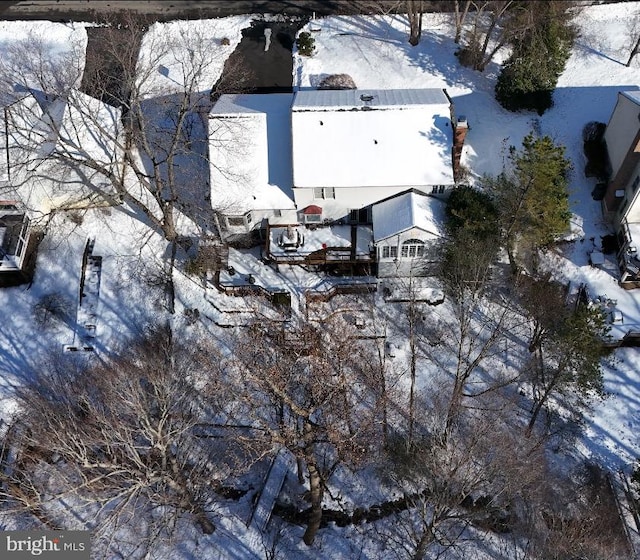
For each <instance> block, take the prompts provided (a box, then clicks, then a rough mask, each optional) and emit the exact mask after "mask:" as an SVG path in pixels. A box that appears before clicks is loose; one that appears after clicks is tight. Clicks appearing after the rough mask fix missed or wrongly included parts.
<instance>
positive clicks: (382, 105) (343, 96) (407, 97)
mask: <svg viewBox="0 0 640 560" xmlns="http://www.w3.org/2000/svg"><path fill="white" fill-rule="evenodd" d="M450 103H451V102H450V100H449V98H448V97H447V95H446V93H445V92H444V90H442V89H438V88H429V89H342V90H302V91H298V92H297V93H296V95H295V99H294V100H293V106H292V110H293V111H311V110H329V111H331V110H345V109H346V110H349V109H362V108H363V107H371V108H372V109H390V108H395V109H399V108H402V107H408V106H425V105H443V104H444V105H449V104H450Z"/></svg>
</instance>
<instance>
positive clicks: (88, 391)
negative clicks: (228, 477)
mask: <svg viewBox="0 0 640 560" xmlns="http://www.w3.org/2000/svg"><path fill="white" fill-rule="evenodd" d="M66 356H68V355H66ZM73 358H74V359H73V360H72V361H69V360H67V361H61V362H60V363H57V364H45V365H44V366H43V367H42V369H41V370H40V371H39V372H38V375H37V378H36V380H35V381H34V382H33V383H27V384H26V385H25V386H23V387H21V388H20V389H19V390H18V405H19V412H18V416H17V428H18V430H17V431H16V434H18V435H17V437H16V439H15V448H16V449H17V457H16V462H15V467H14V468H13V469H12V470H11V471H5V472H4V476H3V483H4V484H3V486H2V487H3V489H5V492H6V493H5V497H7V498H8V499H9V500H11V501H12V502H14V503H15V502H16V501H17V502H19V503H21V505H22V507H23V508H24V509H26V510H27V511H30V512H32V513H36V514H42V513H44V514H45V515H49V516H51V517H53V518H55V516H56V515H58V514H60V512H61V511H63V509H64V508H62V509H61V508H60V506H61V503H70V504H72V507H73V511H74V513H75V515H81V516H82V518H83V519H85V520H87V523H88V526H89V527H88V528H91V529H92V530H94V532H95V535H96V537H97V538H99V539H101V540H104V539H107V540H108V538H107V535H108V534H114V533H117V531H118V530H119V528H125V527H127V526H128V525H129V524H130V523H132V522H133V521H134V520H135V519H137V518H140V517H142V518H144V519H145V521H146V523H147V524H148V525H149V526H154V527H157V528H158V529H159V530H160V531H161V532H163V533H165V534H166V533H170V528H171V527H172V526H173V525H174V524H175V520H176V519H178V518H180V517H182V516H184V515H185V514H191V515H192V516H193V517H192V518H193V519H194V520H195V521H196V523H197V524H198V525H199V526H200V527H201V529H202V530H203V531H204V532H205V533H211V532H212V531H213V530H214V529H215V526H214V524H213V521H212V519H211V517H210V515H209V508H210V504H211V499H212V493H211V489H212V488H215V484H216V480H218V481H220V480H221V479H222V478H223V477H224V472H225V471H226V469H225V468H220V465H221V462H220V460H219V459H220V458H221V457H224V455H225V453H227V452H228V451H229V450H228V449H226V450H225V449H223V448H222V447H219V446H218V445H219V444H216V443H214V442H215V440H212V439H203V438H201V437H199V433H198V428H199V426H200V425H201V424H202V423H203V422H206V421H207V419H208V418H209V415H210V414H211V410H209V409H208V408H207V406H204V405H203V403H202V399H201V398H200V395H199V392H198V390H197V389H196V387H198V386H201V385H202V384H203V383H204V381H205V380H206V378H207V377H208V373H209V372H210V371H211V370H212V369H213V368H214V367H215V366H214V364H215V363H216V360H215V359H213V355H212V353H211V349H209V348H198V345H196V344H190V345H189V346H188V347H186V346H183V345H181V344H179V343H178V342H176V341H175V340H174V339H173V337H172V334H171V332H170V331H169V330H167V329H156V330H153V331H150V332H149V333H148V334H147V335H146V336H145V337H144V338H143V339H141V340H140V341H138V342H136V343H134V344H132V345H131V346H130V347H129V348H128V349H127V350H125V351H123V352H122V355H121V356H120V357H112V358H107V359H106V360H105V361H104V362H103V363H100V364H95V365H91V366H89V367H86V366H83V365H82V364H83V362H79V361H77V360H78V356H73ZM221 473H222V474H221ZM154 520H155V521H154ZM155 524H157V526H156V525H155Z"/></svg>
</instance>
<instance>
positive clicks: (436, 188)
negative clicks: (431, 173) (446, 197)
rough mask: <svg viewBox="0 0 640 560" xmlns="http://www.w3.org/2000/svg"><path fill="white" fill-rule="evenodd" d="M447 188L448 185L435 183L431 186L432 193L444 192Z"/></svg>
mask: <svg viewBox="0 0 640 560" xmlns="http://www.w3.org/2000/svg"><path fill="white" fill-rule="evenodd" d="M446 188H447V185H433V187H431V194H444V191H445V190H446Z"/></svg>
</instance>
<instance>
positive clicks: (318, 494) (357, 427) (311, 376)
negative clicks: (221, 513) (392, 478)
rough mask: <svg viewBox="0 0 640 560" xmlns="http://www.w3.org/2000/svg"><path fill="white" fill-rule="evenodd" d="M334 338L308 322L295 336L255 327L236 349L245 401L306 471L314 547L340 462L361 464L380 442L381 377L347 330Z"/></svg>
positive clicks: (256, 419)
mask: <svg viewBox="0 0 640 560" xmlns="http://www.w3.org/2000/svg"><path fill="white" fill-rule="evenodd" d="M332 334H333V336H330V335H329V333H328V332H327V331H324V330H322V329H318V328H315V327H312V326H310V325H308V324H303V325H300V326H299V327H298V329H297V331H296V332H287V331H286V330H282V328H281V327H279V326H278V325H264V324H261V325H259V324H256V325H254V326H253V327H252V328H251V329H250V330H249V331H248V332H247V333H246V334H245V335H243V336H240V337H238V339H237V343H236V346H235V348H234V356H235V359H234V360H233V366H234V367H235V369H236V370H237V372H238V374H239V376H240V378H239V385H238V388H237V391H238V393H237V398H238V402H241V403H242V402H244V403H245V405H244V410H245V411H247V412H248V414H249V415H250V417H251V419H252V421H253V423H254V425H255V426H256V427H259V428H260V429H261V430H262V431H263V433H264V434H265V437H266V438H267V440H268V441H269V442H270V443H271V444H272V445H276V446H279V447H284V448H286V449H287V450H288V451H289V452H291V453H292V454H293V455H294V456H295V457H296V459H297V460H298V464H299V466H302V467H303V468H304V469H306V474H307V475H308V482H309V501H310V503H311V510H310V514H309V520H308V524H307V529H306V531H305V533H304V537H303V540H304V542H305V543H306V544H307V545H311V544H312V543H313V541H314V539H315V536H316V533H317V531H318V529H319V528H320V524H321V521H322V503H323V498H324V493H325V486H326V484H327V482H328V480H329V478H330V477H331V476H332V474H333V473H334V472H335V470H336V469H337V468H338V467H339V466H341V465H349V464H350V465H355V464H358V463H359V462H360V461H361V460H363V458H364V457H365V456H366V454H367V452H368V450H369V447H370V445H371V444H372V442H376V441H380V439H381V438H380V435H379V434H378V433H377V430H378V429H379V428H378V426H379V422H378V419H379V418H378V417H379V406H378V404H379V403H378V390H377V384H378V379H377V378H374V379H371V378H369V372H368V371H367V369H366V368H365V369H364V370H363V369H362V368H361V367H360V365H359V362H360V360H361V358H362V353H364V351H365V350H364V348H363V347H362V346H361V345H359V344H358V342H357V341H356V340H355V339H353V338H350V337H349V335H348V334H347V332H345V331H342V332H341V333H340V335H338V333H337V331H333V332H332ZM345 341H348V344H345ZM240 413H241V414H244V413H243V412H242V411H240ZM301 474H302V473H299V475H301Z"/></svg>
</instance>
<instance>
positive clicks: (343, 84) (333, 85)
mask: <svg viewBox="0 0 640 560" xmlns="http://www.w3.org/2000/svg"><path fill="white" fill-rule="evenodd" d="M318 89H357V88H356V83H355V82H354V81H353V78H352V77H351V76H349V74H331V75H330V76H325V77H324V78H322V81H321V82H320V84H319V85H318Z"/></svg>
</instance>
